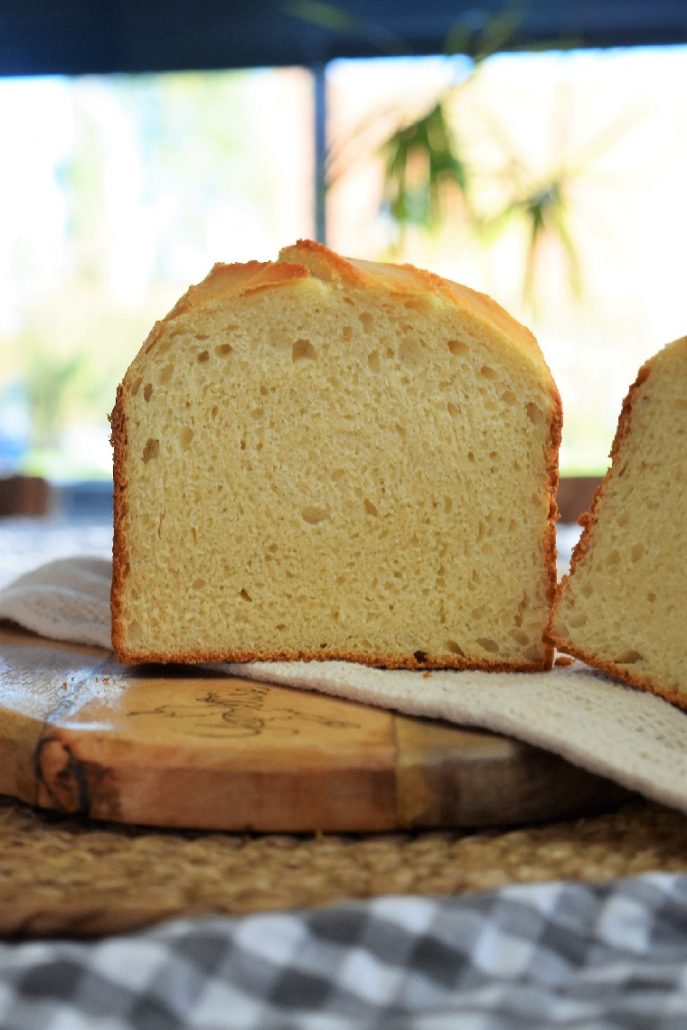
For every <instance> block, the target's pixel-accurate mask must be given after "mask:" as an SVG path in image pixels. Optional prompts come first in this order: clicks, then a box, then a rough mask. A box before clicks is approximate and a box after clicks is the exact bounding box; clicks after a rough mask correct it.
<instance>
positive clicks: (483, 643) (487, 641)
mask: <svg viewBox="0 0 687 1030" xmlns="http://www.w3.org/2000/svg"><path fill="white" fill-rule="evenodd" d="M477 643H478V644H479V646H480V647H483V648H484V650H485V651H489V653H490V654H498V653H499V645H498V644H497V643H496V641H495V640H492V639H491V637H477Z"/></svg>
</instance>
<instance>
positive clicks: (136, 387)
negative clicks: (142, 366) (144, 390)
mask: <svg viewBox="0 0 687 1030" xmlns="http://www.w3.org/2000/svg"><path fill="white" fill-rule="evenodd" d="M142 382H143V380H142V379H141V377H140V376H138V378H137V379H134V381H133V383H132V384H131V393H132V396H134V397H135V396H136V394H137V393H138V391H139V390H140V389H141V383H142Z"/></svg>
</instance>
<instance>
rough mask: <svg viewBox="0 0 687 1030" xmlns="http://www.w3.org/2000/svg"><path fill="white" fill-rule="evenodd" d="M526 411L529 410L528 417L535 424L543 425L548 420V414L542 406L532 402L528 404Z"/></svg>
mask: <svg viewBox="0 0 687 1030" xmlns="http://www.w3.org/2000/svg"><path fill="white" fill-rule="evenodd" d="M525 411H526V412H527V417H528V419H529V420H530V422H531V423H532V424H533V425H535V426H540V425H542V424H543V423H544V422H545V420H546V416H545V415H544V412H543V411H542V410H541V408H540V407H539V406H538V405H536V404H534V403H532V402H530V403H529V404H528V405H527V407H526V408H525Z"/></svg>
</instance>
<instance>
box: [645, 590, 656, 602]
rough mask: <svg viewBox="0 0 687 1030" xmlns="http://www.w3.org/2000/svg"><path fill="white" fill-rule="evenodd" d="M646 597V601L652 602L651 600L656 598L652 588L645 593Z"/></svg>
mask: <svg viewBox="0 0 687 1030" xmlns="http://www.w3.org/2000/svg"><path fill="white" fill-rule="evenodd" d="M646 599H647V601H651V603H652V604H653V602H654V601H655V600H656V594H655V593H654V592H653V590H650V591H649V593H648V594H647V595H646Z"/></svg>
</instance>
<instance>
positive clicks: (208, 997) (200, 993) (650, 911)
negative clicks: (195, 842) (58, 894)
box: [0, 873, 687, 1030]
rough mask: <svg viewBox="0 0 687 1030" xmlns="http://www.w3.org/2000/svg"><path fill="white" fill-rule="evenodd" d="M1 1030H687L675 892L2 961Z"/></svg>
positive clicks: (409, 901) (652, 881) (43, 949)
mask: <svg viewBox="0 0 687 1030" xmlns="http://www.w3.org/2000/svg"><path fill="white" fill-rule="evenodd" d="M0 1027H2V1030H33V1028H36V1030H39V1028H40V1030H120V1028H131V1027H132V1028H145V1030H174V1028H180V1030H182V1028H183V1030H195V1028H203V1030H227V1028H231V1030H249V1028H250V1030H275V1028H279V1030H339V1028H343V1027H363V1028H370V1030H372V1028H374V1030H387V1028H388V1030H390V1028H394V1030H405V1028H408V1030H487V1028H488V1030H501V1028H504V1030H505V1028H509V1030H510V1028H513V1027H518V1028H520V1027H522V1028H527V1030H537V1028H547V1030H548V1028H555V1027H567V1028H571V1027H592V1028H594V1030H606V1028H616V1027H623V1028H624V1027H628V1028H643V1030H685V1027H687V877H685V876H677V875H670V874H664V873H654V874H649V875H645V876H640V877H633V878H629V879H625V880H619V881H616V882H614V883H610V884H605V885H602V886H595V887H592V886H584V885H580V884H573V883H568V882H561V883H549V884H536V885H528V886H524V885H523V886H513V887H508V888H504V889H502V890H498V891H493V892H489V893H483V894H475V895H471V896H467V897H463V898H445V899H440V898H422V897H381V898H377V899H374V900H372V901H367V902H358V903H351V904H346V905H340V906H334V907H330V908H326V909H320V910H314V911H306V912H288V913H274V914H263V915H254V916H248V917H245V918H241V919H228V918H220V917H209V918H204V919H192V920H190V919H182V920H176V921H173V922H169V923H165V924H162V925H159V926H156V927H154V928H151V929H149V930H146V931H144V932H139V933H134V934H128V935H120V936H116V937H111V938H106V939H102V940H96V941H86V942H84V941H67V940H59V941H24V942H18V941H14V942H10V941H6V942H5V943H3V944H0Z"/></svg>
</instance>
